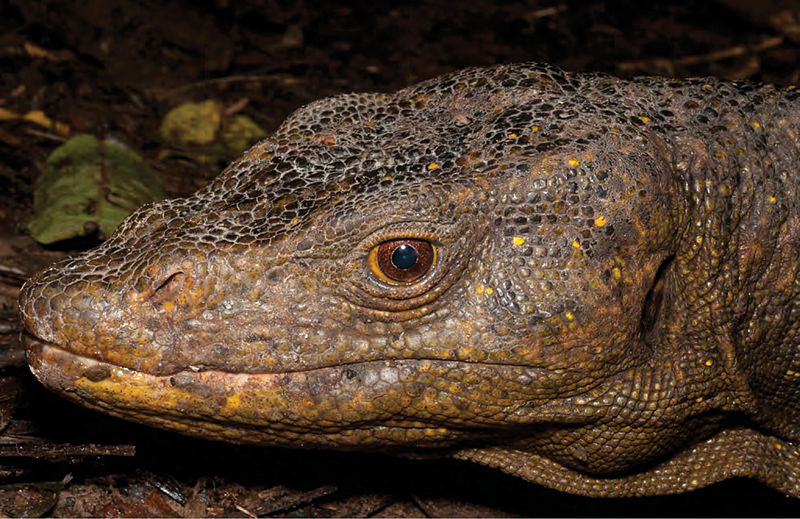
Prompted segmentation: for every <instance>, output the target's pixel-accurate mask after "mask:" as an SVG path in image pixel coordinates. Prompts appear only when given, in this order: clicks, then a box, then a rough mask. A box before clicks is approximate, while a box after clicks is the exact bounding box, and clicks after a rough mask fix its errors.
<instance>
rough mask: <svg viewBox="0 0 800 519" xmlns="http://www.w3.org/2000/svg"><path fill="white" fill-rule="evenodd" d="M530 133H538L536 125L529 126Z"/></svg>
mask: <svg viewBox="0 0 800 519" xmlns="http://www.w3.org/2000/svg"><path fill="white" fill-rule="evenodd" d="M531 131H532V132H533V133H536V132H538V131H539V127H538V126H536V125H535V124H534V125H533V126H531Z"/></svg>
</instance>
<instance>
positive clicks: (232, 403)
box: [225, 393, 242, 410]
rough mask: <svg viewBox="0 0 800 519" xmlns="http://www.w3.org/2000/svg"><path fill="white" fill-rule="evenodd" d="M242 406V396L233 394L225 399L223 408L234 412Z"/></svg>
mask: <svg viewBox="0 0 800 519" xmlns="http://www.w3.org/2000/svg"><path fill="white" fill-rule="evenodd" d="M241 406H242V395H241V394H239V393H234V394H232V395H231V396H229V397H228V398H226V399H225V407H227V408H229V409H231V410H236V409H239V408H240V407H241Z"/></svg>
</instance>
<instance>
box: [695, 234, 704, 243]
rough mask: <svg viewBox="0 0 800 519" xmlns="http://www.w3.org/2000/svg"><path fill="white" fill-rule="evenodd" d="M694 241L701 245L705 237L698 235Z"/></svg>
mask: <svg viewBox="0 0 800 519" xmlns="http://www.w3.org/2000/svg"><path fill="white" fill-rule="evenodd" d="M694 241H696V242H697V244H698V245H700V244H701V243H703V237H702V236H698V237H697V238H695V239H694Z"/></svg>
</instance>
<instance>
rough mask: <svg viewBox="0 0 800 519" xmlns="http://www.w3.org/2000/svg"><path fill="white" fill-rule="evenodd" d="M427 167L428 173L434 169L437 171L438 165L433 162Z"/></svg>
mask: <svg viewBox="0 0 800 519" xmlns="http://www.w3.org/2000/svg"><path fill="white" fill-rule="evenodd" d="M427 167H428V171H433V170H434V169H439V164H437V163H435V162H431V163H430V164H428V166H427Z"/></svg>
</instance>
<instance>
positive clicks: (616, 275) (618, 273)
mask: <svg viewBox="0 0 800 519" xmlns="http://www.w3.org/2000/svg"><path fill="white" fill-rule="evenodd" d="M611 273H612V274H613V276H614V279H616V280H617V281H619V280H620V279H622V271H621V270H620V269H619V267H614V268H613V269H612V270H611Z"/></svg>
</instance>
